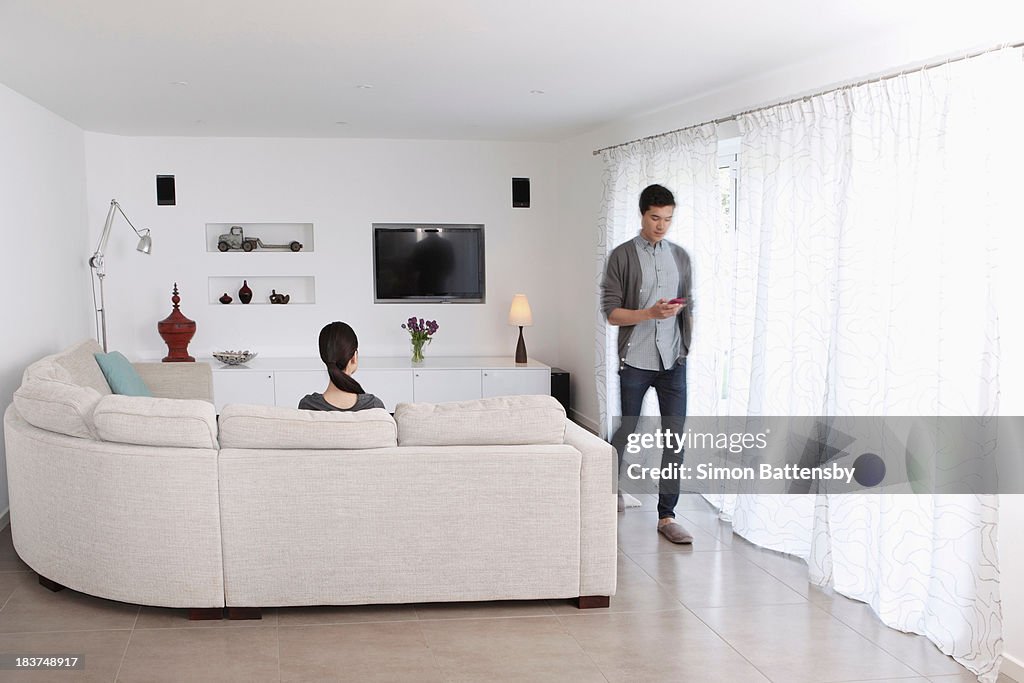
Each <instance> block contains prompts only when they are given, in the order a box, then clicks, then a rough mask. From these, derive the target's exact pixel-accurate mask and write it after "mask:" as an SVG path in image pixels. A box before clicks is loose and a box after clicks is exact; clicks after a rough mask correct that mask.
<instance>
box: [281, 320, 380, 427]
mask: <svg viewBox="0 0 1024 683" xmlns="http://www.w3.org/2000/svg"><path fill="white" fill-rule="evenodd" d="M320 360H322V361H323V362H324V365H326V366H327V374H328V376H329V377H330V381H328V383H327V388H326V389H325V390H324V393H322V394H307V395H305V396H303V397H302V400H301V401H299V409H300V410H367V409H368V408H383V407H384V402H383V401H381V400H380V399H379V398H377V397H376V396H374V395H373V394H368V393H366V392H365V391H363V388H362V387H361V386H359V382H357V381H355V380H354V379H352V375H353V373H355V371H356V369H357V368H358V367H359V340H358V339H357V338H356V333H355V330H353V329H352V328H351V327H350V326H349V325H347V324H345V323H343V322H340V321H335V322H333V323H330V324H328V325H325V326H324V329H322V330H320Z"/></svg>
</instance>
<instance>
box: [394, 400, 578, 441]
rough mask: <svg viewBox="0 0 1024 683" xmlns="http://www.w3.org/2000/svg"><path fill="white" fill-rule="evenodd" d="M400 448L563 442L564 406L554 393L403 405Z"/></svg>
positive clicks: (399, 409)
mask: <svg viewBox="0 0 1024 683" xmlns="http://www.w3.org/2000/svg"><path fill="white" fill-rule="evenodd" d="M395 422H396V423H398V443H399V445H400V446H517V445H533V444H560V443H562V441H563V439H564V437H565V408H563V407H562V405H561V404H560V403H559V402H558V401H556V400H555V399H554V398H552V397H550V396H501V397H498V398H483V399H479V400H476V401H458V402H454V403H399V404H398V406H397V407H396V408H395Z"/></svg>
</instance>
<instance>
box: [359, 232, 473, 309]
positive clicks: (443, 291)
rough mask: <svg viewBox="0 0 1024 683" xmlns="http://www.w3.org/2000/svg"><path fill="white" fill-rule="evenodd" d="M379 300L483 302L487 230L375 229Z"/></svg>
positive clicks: (376, 289)
mask: <svg viewBox="0 0 1024 683" xmlns="http://www.w3.org/2000/svg"><path fill="white" fill-rule="evenodd" d="M373 280H374V301H375V302H377V303H395V302H407V301H421V302H441V303H449V302H451V303H483V302H484V226H482V225H407V224H374V226H373Z"/></svg>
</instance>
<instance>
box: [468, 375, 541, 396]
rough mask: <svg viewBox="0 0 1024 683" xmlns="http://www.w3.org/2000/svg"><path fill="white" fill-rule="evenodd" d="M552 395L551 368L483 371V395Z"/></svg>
mask: <svg viewBox="0 0 1024 683" xmlns="http://www.w3.org/2000/svg"><path fill="white" fill-rule="evenodd" d="M522 394H542V395H544V396H550V395H551V370H549V369H548V368H515V369H511V368H510V369H501V370H484V371H483V396H484V398H489V397H491V396H519V395H522Z"/></svg>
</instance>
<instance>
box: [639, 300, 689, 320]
mask: <svg viewBox="0 0 1024 683" xmlns="http://www.w3.org/2000/svg"><path fill="white" fill-rule="evenodd" d="M684 306H686V303H685V302H684V303H681V304H672V303H669V302H668V300H667V299H658V301H657V302H656V303H655V304H654V305H653V306H651V307H650V308H648V309H647V312H648V313H649V314H650V316H651V318H652V319H653V320H664V319H665V318H671V317H672V316H674V315H676V314H677V313H679V311H681V310H683V307H684Z"/></svg>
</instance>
